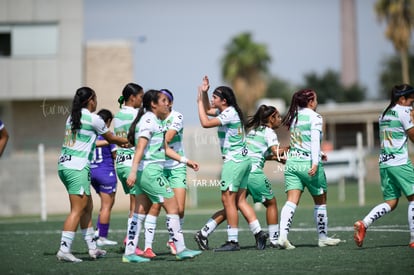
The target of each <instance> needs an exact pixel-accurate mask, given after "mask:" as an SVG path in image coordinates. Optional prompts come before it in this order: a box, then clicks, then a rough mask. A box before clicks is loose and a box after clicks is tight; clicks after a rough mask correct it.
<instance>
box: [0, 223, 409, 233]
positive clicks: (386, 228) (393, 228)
mask: <svg viewBox="0 0 414 275" xmlns="http://www.w3.org/2000/svg"><path fill="white" fill-rule="evenodd" d="M404 227H405V228H406V227H407V226H405V225H380V226H371V227H370V228H369V229H368V230H369V231H375V232H394V233H399V232H409V230H408V229H403V228H404ZM264 229H266V227H264ZM198 230H199V229H195V230H190V229H187V230H183V232H184V233H190V234H194V233H196V232H197V231H198ZM78 231H79V230H78ZM244 231H249V229H248V228H239V232H244ZM290 231H297V232H313V231H316V228H315V227H306V228H305V227H303V228H300V227H299V228H294V227H293V228H291V229H290ZM328 231H329V232H353V231H354V227H353V226H335V227H329V228H328ZM61 232H62V231H61V230H38V231H37V230H25V231H24V230H13V231H1V232H0V235H10V234H14V235H28V234H43V235H52V234H60V233H61ZM109 232H110V233H124V232H126V230H120V229H116V230H111V229H110V230H109ZM156 232H157V233H164V234H167V233H168V231H167V230H165V229H157V230H156ZM214 232H227V229H225V228H222V229H216V230H215V231H214Z"/></svg>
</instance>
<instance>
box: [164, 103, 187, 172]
mask: <svg viewBox="0 0 414 275" xmlns="http://www.w3.org/2000/svg"><path fill="white" fill-rule="evenodd" d="M163 124H164V125H165V127H166V131H168V130H174V131H176V132H177V133H176V134H175V136H174V138H173V139H172V140H171V142H170V143H169V144H168V146H169V147H170V148H171V149H173V150H174V151H175V152H176V153H177V154H179V155H180V156H184V146H183V133H184V125H183V115H182V114H181V113H179V112H177V111H175V110H172V111H171V113H170V114H169V116H168V117H167V118H166V119H165V120H164V121H163ZM166 159H167V160H166V162H165V164H164V168H167V169H172V168H177V167H182V166H185V164H183V163H180V162H178V161H176V160H173V159H171V158H169V157H166Z"/></svg>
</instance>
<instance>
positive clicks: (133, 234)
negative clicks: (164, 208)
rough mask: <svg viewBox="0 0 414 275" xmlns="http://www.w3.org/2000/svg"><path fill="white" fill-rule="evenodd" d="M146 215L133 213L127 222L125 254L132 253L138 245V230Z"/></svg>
mask: <svg viewBox="0 0 414 275" xmlns="http://www.w3.org/2000/svg"><path fill="white" fill-rule="evenodd" d="M145 216H146V215H142V214H137V213H134V214H133V215H132V219H131V222H130V223H129V224H128V230H127V243H126V244H125V255H132V254H134V253H135V249H136V248H137V245H138V238H139V232H140V231H141V228H142V223H143V222H144V220H145Z"/></svg>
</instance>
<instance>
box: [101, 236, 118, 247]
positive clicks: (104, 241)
mask: <svg viewBox="0 0 414 275" xmlns="http://www.w3.org/2000/svg"><path fill="white" fill-rule="evenodd" d="M117 244H118V242H115V241H111V240H108V239H107V238H104V237H100V238H99V239H97V240H96V245H97V246H105V245H117Z"/></svg>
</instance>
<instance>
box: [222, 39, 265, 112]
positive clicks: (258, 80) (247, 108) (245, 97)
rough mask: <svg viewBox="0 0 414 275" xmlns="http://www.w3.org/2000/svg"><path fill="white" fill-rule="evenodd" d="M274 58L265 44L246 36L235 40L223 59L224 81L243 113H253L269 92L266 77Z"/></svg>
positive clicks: (227, 47)
mask: <svg viewBox="0 0 414 275" xmlns="http://www.w3.org/2000/svg"><path fill="white" fill-rule="evenodd" d="M270 61H271V57H270V55H269V54H268V51H267V47H266V45H264V44H259V43H255V42H254V41H252V38H251V34H250V33H248V32H246V33H242V34H239V35H237V36H236V37H234V38H233V39H232V40H231V42H230V43H229V44H228V45H227V46H226V53H225V55H224V57H223V58H222V77H223V79H224V80H225V81H226V82H228V83H230V84H231V86H232V87H233V89H234V92H235V94H236V96H237V102H238V103H239V105H240V108H241V109H242V110H243V112H244V113H246V114H250V113H252V112H253V111H254V107H255V103H256V101H257V100H258V99H259V98H261V97H263V95H264V93H265V91H266V87H267V85H266V73H267V72H268V64H269V63H270Z"/></svg>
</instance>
